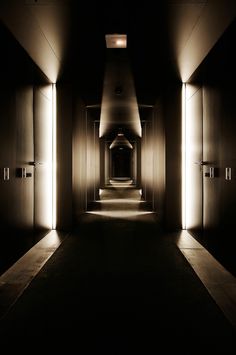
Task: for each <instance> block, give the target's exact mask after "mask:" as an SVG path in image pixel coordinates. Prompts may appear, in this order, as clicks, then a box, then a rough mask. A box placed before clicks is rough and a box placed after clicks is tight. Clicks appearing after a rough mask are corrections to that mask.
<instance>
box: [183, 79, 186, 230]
mask: <svg viewBox="0 0 236 355" xmlns="http://www.w3.org/2000/svg"><path fill="white" fill-rule="evenodd" d="M182 228H183V229H186V84H185V83H183V85H182Z"/></svg>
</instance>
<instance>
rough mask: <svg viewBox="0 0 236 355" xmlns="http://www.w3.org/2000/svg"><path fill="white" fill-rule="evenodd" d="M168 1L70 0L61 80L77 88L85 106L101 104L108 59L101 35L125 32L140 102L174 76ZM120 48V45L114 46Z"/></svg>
mask: <svg viewBox="0 0 236 355" xmlns="http://www.w3.org/2000/svg"><path fill="white" fill-rule="evenodd" d="M165 3H166V2H160V1H158V6H157V3H156V2H150V3H148V4H147V2H140V3H135V4H134V3H133V2H127V1H124V0H121V1H120V2H114V1H89V2H80V1H72V3H71V21H70V35H69V40H68V42H67V51H66V60H65V63H64V66H63V70H62V73H61V80H67V81H69V82H71V83H73V84H74V85H75V87H76V88H77V89H78V90H79V92H80V94H81V97H82V99H83V100H84V101H85V103H86V104H87V105H96V104H100V103H101V97H102V89H103V79H104V69H105V64H106V60H107V51H109V49H106V43H105V35H106V34H113V33H120V34H126V35H127V49H124V50H125V51H127V53H128V57H129V60H130V66H131V70H132V74H133V79H134V83H135V89H136V95H137V100H138V103H139V104H141V105H151V104H154V102H155V100H156V98H157V97H158V95H159V94H160V93H161V90H162V88H163V85H164V84H165V83H166V81H168V80H169V79H170V78H171V77H172V76H173V73H174V71H173V68H174V66H173V63H172V60H171V56H170V54H169V48H168V43H169V41H168V31H167V21H166V5H165ZM118 50H123V49H118Z"/></svg>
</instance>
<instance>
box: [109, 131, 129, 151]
mask: <svg viewBox="0 0 236 355" xmlns="http://www.w3.org/2000/svg"><path fill="white" fill-rule="evenodd" d="M109 148H110V149H113V148H119V149H120V148H128V149H133V146H132V144H131V143H130V142H129V141H128V139H127V138H126V137H125V136H124V133H118V134H117V136H116V138H115V139H114V141H113V142H112V143H111V145H110V147H109Z"/></svg>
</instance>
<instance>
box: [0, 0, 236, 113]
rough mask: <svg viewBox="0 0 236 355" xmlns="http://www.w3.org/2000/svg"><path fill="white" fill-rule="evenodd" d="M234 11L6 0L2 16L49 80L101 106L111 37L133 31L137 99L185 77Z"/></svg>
mask: <svg viewBox="0 0 236 355" xmlns="http://www.w3.org/2000/svg"><path fill="white" fill-rule="evenodd" d="M235 14H236V2H235V0H224V1H214V0H208V1H207V0H201V1H200V0H199V1H198V0H163V1H150V0H146V1H142V2H136V3H134V2H133V1H127V0H120V1H113V0H106V1H105V0H101V1H99V0H97V1H95V0H89V1H81V0H1V1H0V17H1V20H2V22H3V24H4V25H5V26H6V27H7V28H8V29H9V30H10V31H11V32H12V34H13V35H14V36H15V38H16V39H17V40H18V41H19V43H20V44H21V45H22V46H23V48H24V49H25V50H26V51H27V52H28V54H29V55H30V56H31V57H32V59H33V60H34V61H35V63H36V64H37V65H38V66H39V68H40V69H41V70H42V71H43V72H44V74H45V75H46V76H47V77H48V78H49V79H50V81H51V82H57V81H60V80H65V81H68V82H69V83H72V84H73V85H74V87H75V88H76V89H77V90H78V92H80V94H81V97H82V99H83V100H84V102H85V104H86V105H99V104H101V98H102V90H103V80H104V70H105V63H106V55H107V52H106V50H107V49H106V42H105V35H106V34H109V33H110V34H112V33H123V34H127V53H128V56H129V60H130V63H131V70H132V74H133V78H134V84H135V90H136V95H137V102H138V104H139V105H141V106H142V105H153V104H154V103H155V100H156V99H157V97H158V96H159V94H160V93H161V92H162V90H163V86H164V85H165V84H166V82H168V81H170V80H172V79H173V78H176V77H178V78H179V79H180V80H182V81H186V80H187V79H188V78H189V77H190V76H191V74H192V73H193V72H194V70H195V69H196V68H197V66H198V65H199V64H200V63H201V61H202V60H203V59H204V57H205V56H206V55H207V53H208V52H209V50H210V49H211V48H212V47H213V46H214V44H215V43H216V41H217V40H218V38H219V37H220V36H221V35H222V33H223V32H224V31H225V29H226V28H227V27H228V25H229V24H230V23H231V22H232V21H233V20H234V18H235Z"/></svg>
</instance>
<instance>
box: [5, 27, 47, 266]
mask: <svg viewBox="0 0 236 355" xmlns="http://www.w3.org/2000/svg"><path fill="white" fill-rule="evenodd" d="M0 40H1V48H2V52H1V57H0V75H1V86H0V144H1V149H0V223H1V249H0V270H1V267H5V266H6V265H9V264H10V263H12V262H14V261H15V258H17V257H19V256H20V255H22V253H24V252H25V251H26V250H27V249H28V248H29V247H30V246H32V245H33V244H34V243H35V242H36V241H37V240H38V238H40V237H41V230H42V228H41V227H43V231H44V233H45V232H46V231H47V230H48V228H50V227H51V224H50V223H49V219H51V216H49V215H48V214H47V216H45V215H44V216H41V215H40V213H39V214H38V217H39V219H40V222H39V219H38V222H39V223H36V224H35V206H36V207H38V206H39V205H38V203H37V198H35V167H34V165H33V163H34V161H35V153H36V152H35V141H36V140H37V139H38V138H39V135H40V134H41V133H40V132H42V126H41V120H37V117H38V118H39V117H40V116H41V113H42V112H45V107H44V104H45V101H43V99H42V100H40V99H39V100H38V99H37V98H36V96H35V93H36V92H37V91H38V90H39V87H41V86H42V84H44V85H47V86H48V85H49V83H48V82H47V80H46V78H45V77H44V75H43V74H42V73H41V72H40V71H39V69H38V68H37V67H36V66H35V64H34V63H33V62H32V60H31V59H30V58H29V57H28V55H27V54H26V52H25V51H24V50H23V49H22V48H21V47H20V46H19V44H18V43H17V41H16V40H15V39H14V38H13V36H12V35H11V34H10V33H9V31H8V30H7V29H6V28H5V27H4V26H0ZM16 58H17V60H16ZM41 93H42V91H41ZM35 119H36V120H37V125H35ZM50 120H51V117H50ZM42 143H43V142H42ZM5 167H7V168H9V180H4V174H3V169H4V168H5ZM23 168H24V169H26V177H22V169H23ZM43 179H44V177H43ZM40 184H41V177H39V176H38V179H37V186H39V185H40ZM38 192H39V195H40V191H38ZM42 196H43V194H42ZM42 196H41V197H40V201H41V202H42V199H43V197H42ZM45 210H46V209H45ZM45 210H44V211H45ZM38 211H39V210H38ZM39 215H40V216H39ZM41 217H42V218H41ZM39 227H40V228H39ZM39 232H40V233H39Z"/></svg>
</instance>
